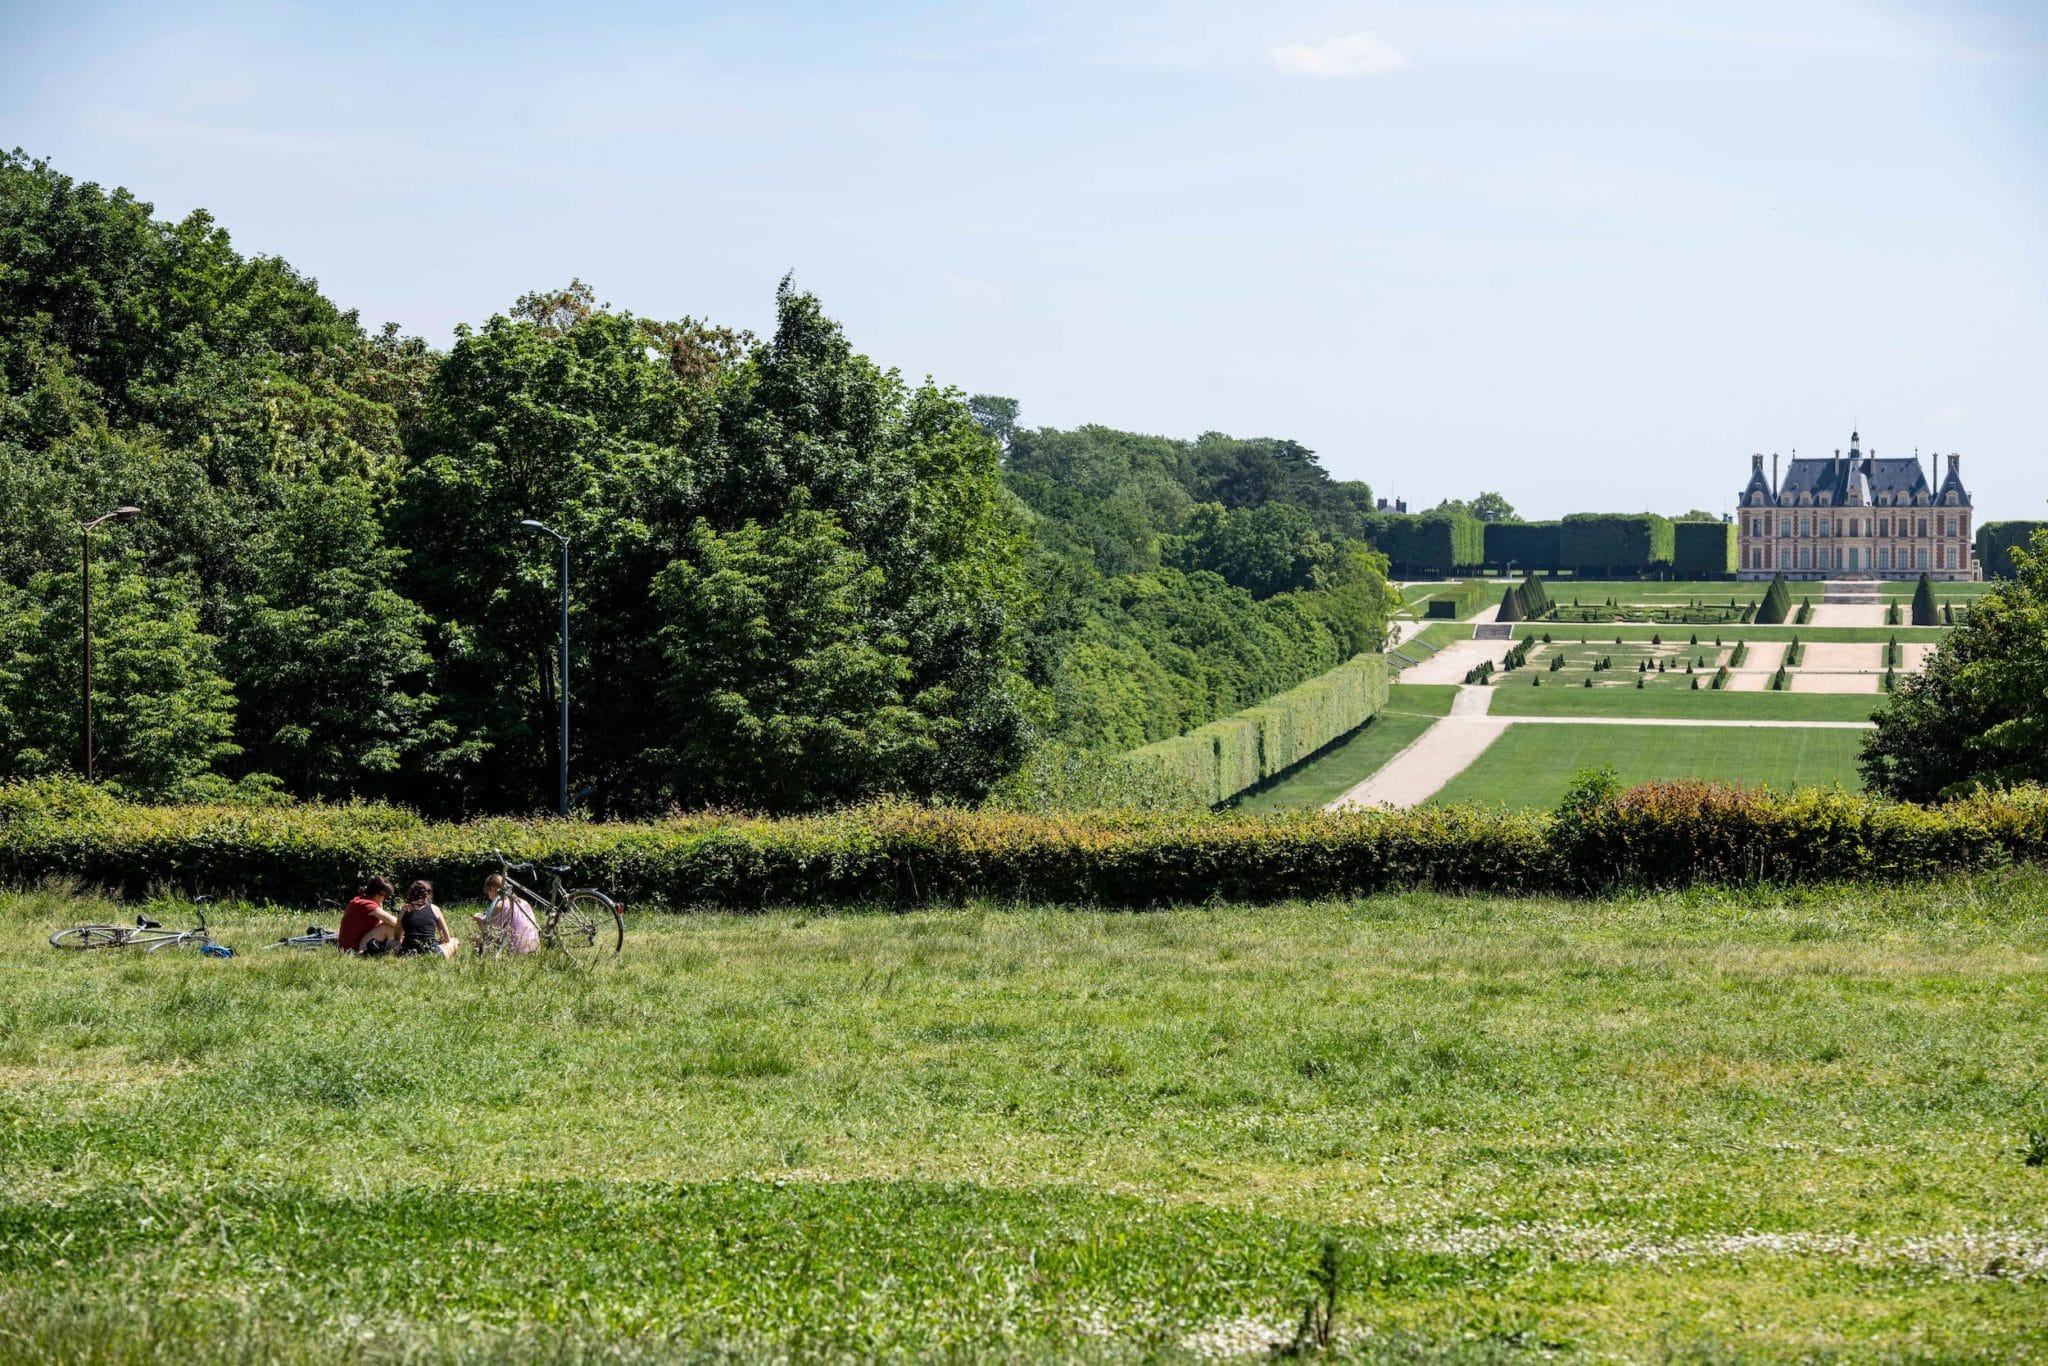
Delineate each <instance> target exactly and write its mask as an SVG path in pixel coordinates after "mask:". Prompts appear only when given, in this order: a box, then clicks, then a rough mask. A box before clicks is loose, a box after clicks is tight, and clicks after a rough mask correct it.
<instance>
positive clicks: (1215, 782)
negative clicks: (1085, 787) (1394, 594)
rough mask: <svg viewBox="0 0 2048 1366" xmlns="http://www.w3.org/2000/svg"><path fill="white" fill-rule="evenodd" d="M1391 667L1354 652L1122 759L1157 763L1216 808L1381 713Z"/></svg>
mask: <svg viewBox="0 0 2048 1366" xmlns="http://www.w3.org/2000/svg"><path fill="white" fill-rule="evenodd" d="M1388 672H1389V670H1388V667H1387V660H1386V656H1385V655H1355V656H1353V657H1352V658H1351V659H1350V660H1348V661H1346V662H1345V663H1343V664H1339V665H1338V666H1337V667H1336V668H1334V669H1332V670H1330V671H1329V672H1328V673H1325V674H1318V675H1317V676H1316V677H1314V678H1311V679H1310V680H1309V681H1308V682H1306V683H1303V684H1300V685H1299V686H1297V687H1293V688H1289V689H1288V690H1287V691H1286V692H1283V693H1279V694H1276V695H1275V696H1273V697H1269V698H1267V699H1266V700H1265V701H1264V702H1261V703H1260V704H1259V705H1258V706H1256V707H1247V708H1245V709H1244V710H1243V711H1240V712H1236V713H1234V714H1232V715H1230V716H1226V717H1224V718H1223V719H1222V720H1220V721H1211V722H1210V723H1209V724H1208V725H1206V726H1202V727H1200V728H1198V729H1196V730H1191V731H1189V732H1188V733H1187V734H1186V735H1176V736H1174V737H1173V738H1172V739H1169V740H1160V741H1156V742H1155V743H1153V744H1149V745H1146V746H1145V747H1144V748H1142V749H1135V750H1132V751H1131V752H1130V753H1129V754H1126V755H1125V756H1123V757H1124V759H1125V761H1126V762H1129V763H1151V764H1157V765H1158V766H1159V767H1160V768H1162V769H1164V770H1165V771H1166V772H1168V773H1170V774H1172V775H1174V776H1175V777H1177V778H1181V779H1184V780H1185V781H1187V782H1189V783H1191V784H1192V785H1193V786H1194V788H1195V790H1196V791H1198V792H1203V793H1206V794H1207V795H1208V798H1209V804H1210V805H1211V806H1216V805H1219V804H1221V803H1223V802H1227V801H1229V800H1230V799H1231V798H1232V797H1235V796H1236V795H1237V794H1238V793H1240V792H1245V791H1248V790H1249V789H1251V788H1254V787H1256V786H1258V785H1259V784H1260V783H1261V782H1264V781H1265V780H1266V779H1268V778H1270V777H1272V776H1273V775H1274V774H1276V773H1279V772H1281V771H1282V770H1284V769H1287V768H1290V767H1292V766H1293V765H1295V764H1298V763H1300V762H1301V761H1302V760H1303V759H1306V758H1308V757H1309V756H1310V755H1311V754H1314V753H1315V752H1316V751H1317V750H1319V749H1321V748H1322V747H1323V746H1324V745H1327V744H1329V743H1330V742H1331V741H1332V740H1335V739H1337V738H1338V737H1339V736H1343V735H1348V734H1350V733H1351V732H1352V731H1354V730H1357V729H1358V728H1359V727H1360V726H1362V725H1364V724H1365V723H1366V722H1367V721H1369V720H1371V719H1372V718H1373V717H1375V716H1377V715H1379V712H1380V709H1381V708H1382V707H1384V706H1386V705H1387V682H1388Z"/></svg>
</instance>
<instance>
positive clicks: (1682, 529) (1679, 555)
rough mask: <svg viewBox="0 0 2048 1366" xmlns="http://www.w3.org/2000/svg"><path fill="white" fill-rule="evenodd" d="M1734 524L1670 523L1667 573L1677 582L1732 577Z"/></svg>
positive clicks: (1734, 547)
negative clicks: (1669, 565)
mask: <svg viewBox="0 0 2048 1366" xmlns="http://www.w3.org/2000/svg"><path fill="white" fill-rule="evenodd" d="M1735 554H1736V541H1735V523H1733V522H1673V523H1672V524H1671V572H1672V573H1673V574H1674V575H1676V576H1677V577H1679V578H1681V579H1727V578H1733V577H1734V576H1735V570H1736V562H1735Z"/></svg>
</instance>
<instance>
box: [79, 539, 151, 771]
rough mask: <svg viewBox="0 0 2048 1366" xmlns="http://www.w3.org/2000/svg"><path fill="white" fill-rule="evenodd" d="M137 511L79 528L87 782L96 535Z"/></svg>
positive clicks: (89, 767)
mask: <svg viewBox="0 0 2048 1366" xmlns="http://www.w3.org/2000/svg"><path fill="white" fill-rule="evenodd" d="M141 511H142V509H141V508H137V507H117V508H115V509H114V510H113V511H112V512H103V513H101V514H100V515H99V516H97V517H95V518H93V519H92V520H91V521H90V522H81V523H79V527H78V557H79V563H80V567H81V569H82V571H83V572H81V573H80V575H79V578H78V599H79V609H80V610H79V618H80V621H81V624H82V626H83V630H84V636H85V687H84V689H83V692H82V694H81V696H82V704H81V710H82V711H83V712H84V714H85V780H86V781H87V782H91V781H92V533H93V531H94V529H95V528H97V527H98V526H99V525H100V524H101V523H102V522H113V521H122V522H125V521H127V520H128V519H129V518H130V517H133V516H135V515H136V514H137V513H139V512H141Z"/></svg>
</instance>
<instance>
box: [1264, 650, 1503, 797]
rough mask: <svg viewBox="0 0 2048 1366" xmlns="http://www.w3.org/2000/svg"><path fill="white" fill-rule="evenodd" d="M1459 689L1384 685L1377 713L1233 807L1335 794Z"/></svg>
mask: <svg viewBox="0 0 2048 1366" xmlns="http://www.w3.org/2000/svg"><path fill="white" fill-rule="evenodd" d="M1466 629H1467V630H1470V629H1471V628H1469V627H1467V628H1466ZM1457 692H1458V689H1457V687H1456V685H1454V684H1450V683H1396V684H1394V685H1393V686H1392V687H1390V688H1389V689H1387V705H1386V707H1385V709H1384V710H1382V711H1381V712H1380V714H1379V715H1377V716H1375V717H1373V719H1372V720H1370V721H1368V722H1366V723H1365V724H1364V725H1362V726H1360V727H1359V728H1358V729H1357V730H1354V731H1352V732H1351V734H1350V735H1348V736H1346V737H1345V738H1344V739H1343V740H1341V741H1339V742H1338V743H1337V744H1335V745H1334V746H1332V747H1331V748H1329V749H1328V750H1325V751H1324V752H1323V753H1321V754H1319V755H1317V756H1316V757H1315V758H1313V759H1310V760H1309V761H1308V762H1307V763H1305V764H1303V765H1301V766H1300V767H1299V768H1296V769H1295V770H1294V771H1293V772H1291V773H1289V774H1288V775H1287V776H1286V777H1284V778H1282V779H1281V780H1280V781H1279V782H1277V783H1275V784H1273V785H1272V786H1271V787H1268V788H1265V789H1263V790H1261V791H1258V792H1254V793H1252V794H1251V795H1250V796H1248V797H1245V798H1244V799H1243V800H1242V801H1239V802H1238V803H1237V810H1239V811H1241V812H1244V813H1246V814H1248V815H1255V816H1256V815H1267V814H1270V813H1272V812H1275V811H1291V810H1297V809H1299V808H1302V807H1321V806H1325V805H1327V804H1329V803H1330V802H1333V801H1335V800H1337V798H1339V797H1341V796H1343V795H1344V794H1345V793H1346V792H1349V791H1350V790H1351V789H1352V788H1354V787H1356V786H1358V784H1360V783H1362V782H1364V781H1365V780H1366V779H1367V778H1369V777H1371V776H1372V775H1373V774H1375V773H1377V772H1379V771H1380V769H1381V768H1383V767H1384V766H1385V765H1386V762H1387V760H1389V759H1391V758H1393V757H1394V756H1395V755H1396V754H1399V753H1400V752H1401V751H1402V750H1404V749H1406V748H1407V747H1408V746H1409V745H1411V744H1413V743H1415V740H1416V737H1417V736H1419V735H1421V734H1422V732H1424V731H1426V730H1428V729H1429V728H1430V727H1431V726H1432V725H1434V724H1436V720H1437V718H1438V717H1440V716H1443V715H1446V714H1447V713H1448V712H1449V711H1450V709H1451V701H1452V699H1453V698H1454V697H1455V696H1456V695H1457Z"/></svg>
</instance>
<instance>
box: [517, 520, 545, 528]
mask: <svg viewBox="0 0 2048 1366" xmlns="http://www.w3.org/2000/svg"><path fill="white" fill-rule="evenodd" d="M519 525H521V526H530V527H532V528H533V529H534V530H535V531H546V530H547V527H545V526H543V525H542V524H541V523H539V522H536V521H534V520H533V518H531V517H523V518H521V519H520V522H519Z"/></svg>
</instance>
